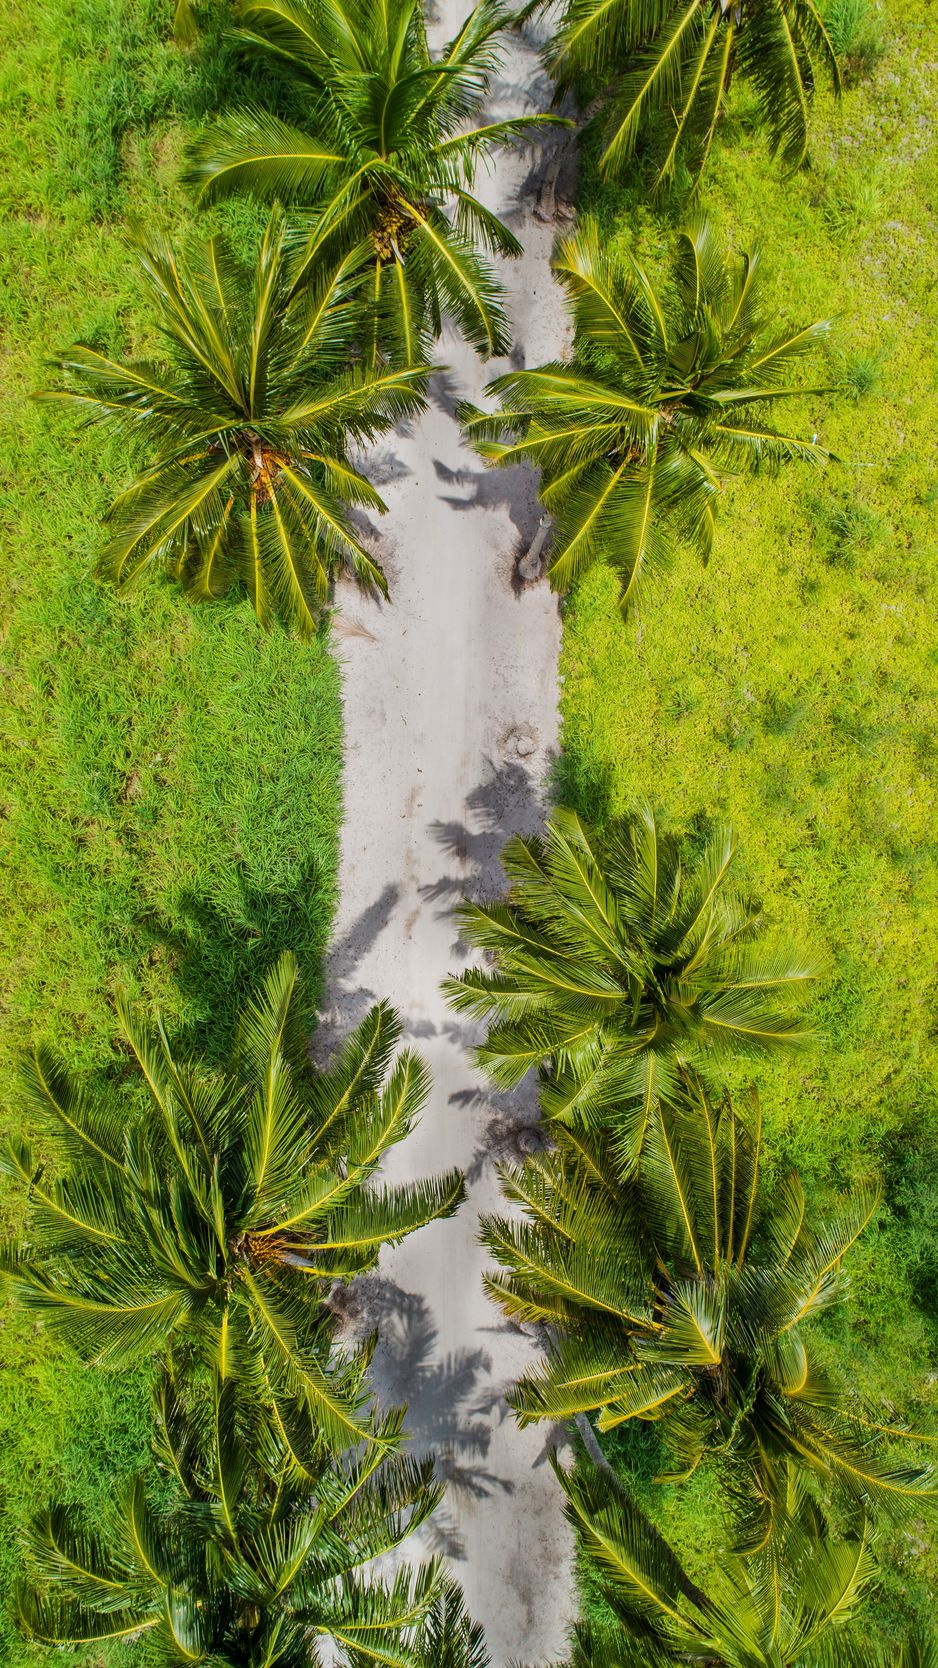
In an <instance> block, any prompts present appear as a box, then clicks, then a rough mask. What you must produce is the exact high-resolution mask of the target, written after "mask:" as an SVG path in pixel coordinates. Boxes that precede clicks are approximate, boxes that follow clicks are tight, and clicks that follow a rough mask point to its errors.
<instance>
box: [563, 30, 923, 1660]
mask: <svg viewBox="0 0 938 1668" xmlns="http://www.w3.org/2000/svg"><path fill="white" fill-rule="evenodd" d="M928 19H929V9H928V7H927V6H926V5H924V4H922V3H921V0H917V3H914V4H912V5H910V6H908V7H904V8H902V9H901V11H899V12H897V11H896V10H895V9H894V8H889V9H888V10H887V9H886V8H883V9H882V11H881V13H880V14H879V15H878V16H877V15H876V14H875V13H874V14H873V23H874V26H876V27H877V29H878V33H879V36H880V40H881V45H882V49H883V55H882V57H881V59H880V61H879V63H878V65H877V66H876V68H875V70H874V73H873V76H872V79H868V80H864V81H862V82H860V83H859V84H858V85H856V86H854V87H852V88H849V89H848V90H847V92H846V94H845V97H844V99H843V102H842V105H841V107H840V108H839V109H838V108H837V107H836V106H835V105H834V104H833V101H832V100H829V99H824V98H821V99H819V101H818V105H817V109H816V114H815V120H814V130H813V131H814V138H813V141H812V149H811V162H810V166H809V167H808V168H806V169H805V170H804V171H803V172H801V173H799V174H797V175H796V176H795V177H794V178H790V179H783V178H782V177H781V176H780V174H779V171H778V169H777V168H776V167H775V166H774V165H773V163H772V162H771V160H770V159H769V158H768V156H767V154H766V151H765V147H764V144H763V142H762V140H761V138H760V137H759V134H758V131H757V130H756V129H755V127H754V126H753V122H752V119H751V117H752V112H751V109H750V107H749V106H748V104H747V101H746V99H745V97H744V96H743V95H739V97H738V100H737V102H736V104H735V106H734V109H733V111H732V113H731V116H730V119H729V120H728V121H727V124H726V132H725V134H724V136H723V137H722V139H721V141H720V143H719V144H718V145H717V147H716V148H715V151H714V154H713V159H712V162H711V165H710V168H709V170H708V172H707V175H706V176H705V180H704V184H703V187H702V190H701V192H700V194H699V199H698V204H697V206H699V207H701V208H705V209H706V210H707V211H708V212H709V213H710V214H711V215H713V216H714V217H715V218H716V220H717V221H718V223H719V225H720V226H721V227H722V228H723V229H724V230H725V231H726V232H727V234H728V235H729V237H730V238H731V240H732V241H733V243H734V244H735V245H736V246H737V247H749V246H751V244H752V243H753V242H755V241H758V242H759V243H760V244H761V245H762V247H763V250H764V255H765V259H766V263H767V264H768V265H769V266H770V267H771V268H772V270H773V271H774V274H775V293H776V295H777V298H778V303H779V307H780V309H781V310H782V312H783V314H784V315H786V316H787V317H788V318H790V319H792V320H798V321H802V322H807V321H808V320H810V319H813V318H824V317H829V318H832V319H833V321H834V329H833V332H832V336H831V346H830V352H829V354H825V355H824V356H823V357H822V359H821V362H820V365H819V367H818V369H819V370H820V373H821V378H820V380H822V381H825V382H833V381H841V380H845V381H846V382H847V383H848V384H852V386H850V387H848V388H847V389H846V390H845V391H844V392H843V393H838V394H836V395H834V394H831V395H827V394H825V395H819V396H814V397H812V398H810V399H806V400H804V401H799V402H795V403H789V402H785V404H784V406H782V407H780V408H779V415H780V417H781V420H782V421H784V422H787V423H790V424H794V425H796V427H797V430H798V432H801V433H806V434H807V435H808V436H809V437H810V435H811V434H812V433H813V432H815V431H816V432H817V433H818V436H819V439H820V440H821V442H822V443H823V444H824V445H825V446H828V447H829V448H830V449H831V450H832V451H833V452H834V453H836V454H837V456H838V458H839V459H840V460H841V461H840V462H838V463H837V464H834V465H832V466H831V467H829V468H828V469H827V470H826V471H824V472H823V473H815V472H812V471H811V470H809V469H806V468H804V467H798V466H792V467H789V468H787V469H786V470H785V471H784V472H783V473H782V474H780V475H779V476H778V477H777V478H776V479H770V478H760V479H756V480H755V481H747V482H741V481H736V482H733V483H732V484H730V485H729V487H728V490H727V491H726V493H725V495H724V498H723V501H722V504H721V510H720V521H719V527H718V532H717V538H716V543H715V548H714V551H713V555H712V558H711V561H710V563H709V566H708V567H707V568H702V567H701V566H700V565H699V564H698V563H697V562H696V561H695V560H694V559H692V558H691V557H690V556H689V555H684V556H682V557H680V558H679V559H678V561H677V562H676V564H675V566H674V569H673V571H672V572H671V574H670V575H669V576H668V577H666V578H665V579H664V580H663V581H662V583H661V585H660V587H659V588H658V591H657V595H656V596H655V597H654V598H653V600H652V601H651V602H650V603H649V604H648V606H647V607H646V608H645V610H644V613H643V616H642V618H641V620H640V621H638V622H631V623H629V624H623V622H622V620H621V618H620V615H619V612H618V608H617V600H616V599H617V584H616V580H615V578H614V577H613V575H612V573H611V572H610V571H609V570H608V569H607V568H603V567H597V568H596V569H595V570H594V571H593V572H592V573H591V574H590V575H589V576H588V577H587V578H585V579H584V580H583V581H582V582H581V583H580V584H579V586H578V588H577V590H576V592H575V594H574V595H573V596H571V598H570V599H569V601H568V603H567V604H566V607H565V631H564V646H563V657H562V667H561V670H562V674H563V678H564V684H563V698H562V709H563V745H564V749H565V758H564V760H563V761H562V764H561V767H560V771H559V789H560V791H561V792H562V793H564V794H565V795H566V796H568V797H572V798H573V799H574V800H575V801H576V802H578V803H579V804H580V805H581V806H582V807H583V809H584V810H586V811H589V812H591V813H593V814H597V815H600V816H610V815H618V814H621V813H623V812H625V811H627V810H628V808H629V807H630V806H631V805H632V804H634V803H635V802H636V801H637V800H639V799H642V798H646V797H647V798H649V799H650V800H651V801H652V802H653V803H654V804H655V805H656V806H657V807H658V808H659V809H660V810H662V811H663V813H664V814H665V816H666V817H667V819H668V821H669V822H670V823H671V824H672V825H673V826H674V827H675V828H684V829H687V828H690V829H691V830H694V829H699V828H700V827H701V826H702V825H705V824H707V823H709V822H712V821H713V820H715V819H728V820H730V821H732V823H733V824H734V825H735V827H736V829H737V831H738V835H739V841H740V847H741V857H742V865H741V873H742V875H743V876H744V877H745V879H746V881H747V883H748V884H749V885H751V887H752V889H753V891H754V892H755V893H756V894H757V895H758V896H759V897H760V898H761V900H762V902H763V904H764V908H765V911H766V914H767V916H768V918H769V921H770V923H772V924H773V926H774V927H775V928H777V930H778V931H780V932H788V933H792V934H794V935H795V936H796V937H797V938H798V939H799V940H801V941H802V942H804V943H805V944H807V945H809V946H811V947H813V948H815V949H816V950H817V951H819V952H820V953H821V954H822V955H823V956H825V957H826V958H827V961H828V965H829V971H828V973H827V974H826V976H825V977H824V978H823V980H822V982H821V985H820V991H819V996H818V999H817V1001H816V1003H815V1005H814V1011H813V1018H814V1022H815V1024H816V1026H817V1031H818V1038H817V1042H816V1044H815V1046H814V1047H813V1048H812V1049H811V1051H810V1052H809V1053H808V1054H807V1055H806V1056H804V1057H801V1058H796V1059H795V1060H793V1061H788V1062H785V1063H780V1064H778V1065H764V1066H760V1067H758V1068H757V1069H756V1070H755V1073H754V1075H755V1076H756V1078H757V1079H758V1081H759V1083H760V1085H761V1088H762V1094H763V1102H764V1111H765V1117H766V1127H767V1132H768V1138H769V1149H770V1166H771V1169H772V1170H774V1172H775V1173H776V1174H777V1173H779V1172H780V1171H781V1170H782V1169H784V1168H785V1167H786V1166H788V1165H790V1164H796V1165H797V1166H798V1167H799V1168H800V1169H801V1171H802V1173H803V1174H804V1175H805V1176H806V1178H807V1179H808V1180H809V1181H810V1183H811V1184H812V1185H813V1187H814V1188H815V1190H816V1191H817V1193H818V1194H819V1195H820V1196H826V1195H828V1194H829V1193H830V1192H831V1191H832V1190H834V1189H836V1188H837V1187H840V1186H843V1185H845V1184H846V1183H847V1182H849V1180H850V1179H851V1178H852V1177H855V1176H860V1175H868V1174H878V1175H880V1176H881V1177H882V1180H883V1184H884V1187H885V1199H886V1202H885V1204H884V1206H883V1208H882V1210H881V1212H880V1215H879V1220H878V1224H877V1225H876V1226H874V1228H873V1229H872V1231H871V1232H870V1233H869V1234H868V1235H867V1236H866V1242H865V1244H864V1245H863V1246H862V1247H860V1248H859V1249H858V1250H857V1252H856V1253H855V1254H854V1255H853V1256H852V1259H851V1268H852V1272H853V1276H854V1283H853V1291H852V1298H851V1309H850V1319H849V1321H848V1320H847V1318H846V1317H843V1316H841V1317H838V1318H837V1320H836V1321H835V1322H834V1323H832V1325H831V1326H830V1328H829V1331H830V1335H831V1338H832V1340H836V1345H837V1350H838V1353H839V1355H840V1357H841V1359H842V1360H843V1361H844V1362H845V1363H846V1364H847V1365H848V1370H849V1372H850V1374H851V1375H852V1376H854V1377H855V1381H856V1383H857V1384H858V1385H859V1386H860V1387H861V1388H862V1389H864V1390H865V1391H867V1392H868V1393H869V1394H870V1395H871V1396H873V1397H874V1398H877V1399H879V1398H882V1399H884V1400H885V1401H886V1403H887V1404H888V1405H889V1406H891V1407H893V1408H895V1409H896V1410H898V1411H899V1412H901V1413H902V1414H909V1415H910V1416H911V1417H913V1418H914V1419H916V1420H918V1421H921V1423H922V1425H923V1426H924V1427H925V1428H927V1429H930V1430H932V1431H938V1050H936V1041H935V1023H936V1001H935V998H936V979H935V945H936V942H938V861H936V858H938V844H936V763H938V728H936V720H938V702H936V695H938V629H936V624H935V620H936V602H938V595H936V593H938V564H936V550H935V546H936V518H935V510H936V507H938V452H936V448H935V438H934V434H935V416H934V413H935V405H936V398H938V377H936V368H938V363H936V354H935V330H934V322H935V309H936V294H938V284H936V247H938V245H936V228H935V222H934V203H935V189H936V184H938V169H936V166H935V153H934V147H933V144H932V143H931V139H930V133H931V124H932V116H931V112H932V111H933V110H934V104H935V98H936V93H938V72H936V62H935V60H936V55H938V53H936V49H938V40H936V35H935V30H934V20H933V19H932V23H931V27H930V28H929V23H928ZM585 151H586V157H585V163H584V177H583V191H582V199H581V206H582V207H586V208H589V209H591V210H592V211H593V212H596V213H598V214H599V215H600V217H601V219H602V222H603V226H604V230H605V233H606V235H607V236H609V237H616V238H621V239H623V240H629V239H630V238H632V237H633V236H634V237H637V239H638V243H639V246H640V248H641V249H642V250H643V252H644V254H645V256H646V257H648V258H650V259H651V260H652V261H653V262H655V263H656V264H657V263H658V262H663V261H664V260H665V259H666V257H667V252H668V249H669V247H670V244H671V240H672V237H673V230H674V227H675V225H676V224H679V222H680V215H681V209H682V205H680V204H677V205H675V204H672V205H671V207H670V209H669V210H659V211H654V210H653V209H651V208H650V207H649V206H648V202H647V200H643V194H644V190H645V186H646V184H647V178H648V176H647V174H645V173H643V171H642V169H641V167H640V166H639V167H638V168H637V169H636V173H635V177H634V180H633V181H632V182H630V184H629V186H628V187H627V188H622V187H619V188H608V187H607V188H603V187H601V186H600V185H599V184H598V183H597V181H596V177H595V172H594V169H593V165H592V158H591V151H590V146H589V143H587V146H586V147H585ZM870 383H872V385H873V386H872V388H871V389H869V391H866V392H861V391H860V390H861V389H868V388H869V384H870ZM734 1075H735V1076H736V1078H737V1080H740V1079H743V1078H746V1077H749V1076H752V1075H753V1068H752V1067H751V1066H748V1067H744V1068H742V1069H741V1070H739V1071H737V1072H736V1073H735V1074H734ZM653 1447H654V1444H649V1443H648V1442H647V1441H645V1440H641V1441H638V1442H637V1443H636V1444H633V1445H627V1453H626V1459H625V1461H624V1463H627V1464H628V1465H629V1466H630V1468H631V1469H632V1474H633V1480H634V1481H635V1485H636V1486H638V1487H640V1488H641V1489H642V1492H643V1495H644V1497H645V1499H646V1503H647V1504H649V1505H650V1506H653V1507H654V1510H655V1512H656V1515H658V1514H660V1515H661V1518H662V1521H663V1523H664V1524H665V1527H666V1528H670V1530H671V1531H672V1532H673V1533H674V1534H675V1535H676V1537H677V1538H678V1540H679V1541H681V1542H682V1543H683V1544H684V1545H685V1546H686V1548H687V1549H688V1552H689V1554H690V1556H691V1559H692V1561H693V1562H694V1563H695V1567H696V1571H697V1573H698V1575H699V1574H701V1573H702V1571H703V1570H704V1569H705V1568H706V1564H707V1561H708V1559H709V1558H710V1557H711V1555H712V1552H713V1549H714V1547H715V1545H716V1540H715V1539H714V1533H713V1531H712V1528H711V1527H710V1524H711V1522H712V1512H711V1507H712V1482H711V1480H708V1479H707V1478H705V1477H701V1478H698V1479H697V1480H695V1482H694V1484H693V1485H691V1486H690V1487H689V1488H688V1489H686V1490H684V1491H680V1490H675V1489H672V1488H669V1489H659V1488H656V1487H654V1486H653V1485H652V1484H651V1481H650V1478H651V1475H652V1472H653V1470H654V1467H655V1464H656V1463H658V1462H659V1461H660V1455H659V1456H655V1455H653V1454H652V1452H651V1449H652V1448H653ZM932 1452H933V1453H938V1448H933V1449H932ZM643 1478H644V1481H642V1479H643ZM933 1522H934V1513H932V1514H930V1515H929V1516H928V1517H926V1516H925V1515H924V1514H913V1520H912V1522H911V1523H910V1524H909V1525H907V1526H906V1528H905V1529H904V1530H900V1531H898V1532H894V1531H889V1532H888V1533H887V1534H886V1536H885V1545H884V1557H885V1559H886V1562H887V1572H886V1579H885V1588H884V1596H883V1597H882V1598H881V1599H880V1600H879V1601H878V1610H877V1611H876V1612H875V1613H876V1614H877V1615H880V1616H881V1617H882V1619H883V1626H884V1630H885V1632H886V1634H888V1633H889V1632H890V1630H891V1629H893V1628H894V1626H895V1624H896V1622H897V1620H898V1617H899V1616H900V1615H908V1614H920V1615H922V1616H923V1617H924V1616H925V1615H926V1614H927V1598H926V1596H925V1583H926V1582H927V1581H928V1580H931V1581H932V1583H934V1580H935V1575H936V1568H938V1561H936V1556H935V1550H934V1540H933ZM717 1538H718V1537H717Z"/></svg>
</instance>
